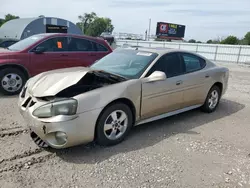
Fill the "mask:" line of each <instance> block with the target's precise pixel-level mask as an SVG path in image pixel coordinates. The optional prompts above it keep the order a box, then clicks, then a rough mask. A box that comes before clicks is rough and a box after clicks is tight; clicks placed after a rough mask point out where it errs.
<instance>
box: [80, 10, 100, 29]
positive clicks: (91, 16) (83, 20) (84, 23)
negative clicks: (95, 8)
mask: <svg viewBox="0 0 250 188" xmlns="http://www.w3.org/2000/svg"><path fill="white" fill-rule="evenodd" d="M96 18H97V15H96V13H95V12H91V13H84V14H83V15H80V16H78V19H79V20H80V22H78V23H76V25H77V26H78V27H79V28H81V30H82V32H83V33H84V34H85V33H86V31H87V29H88V28H89V26H90V24H92V23H93V21H94V20H95V19H96Z"/></svg>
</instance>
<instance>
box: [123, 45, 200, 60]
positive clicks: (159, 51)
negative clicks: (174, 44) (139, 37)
mask: <svg viewBox="0 0 250 188" xmlns="http://www.w3.org/2000/svg"><path fill="white" fill-rule="evenodd" d="M121 49H125V50H126V49H127V50H138V51H144V52H151V53H157V54H159V55H160V56H162V55H164V54H166V53H171V52H183V53H190V54H194V55H196V56H199V57H201V58H203V59H205V57H203V56H201V55H199V54H197V53H195V52H192V51H188V50H182V49H176V48H163V47H162V48H161V47H141V46H131V47H127V48H121Z"/></svg>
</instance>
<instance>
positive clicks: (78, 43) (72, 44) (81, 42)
mask: <svg viewBox="0 0 250 188" xmlns="http://www.w3.org/2000/svg"><path fill="white" fill-rule="evenodd" d="M68 49H69V51H71V52H88V51H94V48H93V44H92V42H91V41H89V40H87V39H80V38H69V44H68Z"/></svg>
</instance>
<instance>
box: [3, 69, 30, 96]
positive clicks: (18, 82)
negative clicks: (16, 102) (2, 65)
mask: <svg viewBox="0 0 250 188" xmlns="http://www.w3.org/2000/svg"><path fill="white" fill-rule="evenodd" d="M26 81H27V78H26V77H25V75H24V73H23V72H22V71H20V70H18V69H15V68H6V69H3V70H0V93H3V94H4V95H16V94H18V93H20V91H21V90H22V87H23V86H24V84H25V82H26Z"/></svg>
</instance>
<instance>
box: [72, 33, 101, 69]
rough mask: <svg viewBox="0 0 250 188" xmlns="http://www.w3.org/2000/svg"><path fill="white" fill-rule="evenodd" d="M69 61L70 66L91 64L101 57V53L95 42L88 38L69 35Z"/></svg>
mask: <svg viewBox="0 0 250 188" xmlns="http://www.w3.org/2000/svg"><path fill="white" fill-rule="evenodd" d="M68 49H69V59H70V61H69V63H68V66H84V67H87V66H90V65H92V64H93V63H94V62H95V61H96V60H98V59H100V54H99V53H98V52H97V51H96V49H95V46H94V43H93V42H92V41H90V40H88V39H84V38H77V37H69V39H68Z"/></svg>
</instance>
